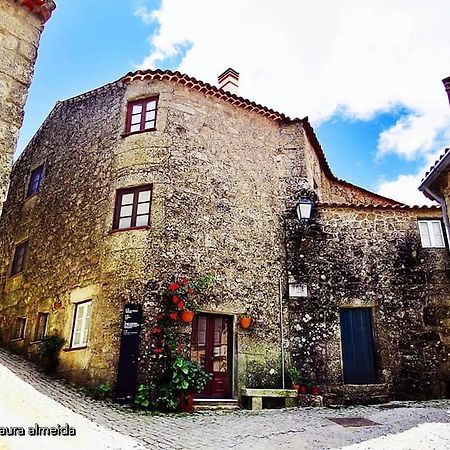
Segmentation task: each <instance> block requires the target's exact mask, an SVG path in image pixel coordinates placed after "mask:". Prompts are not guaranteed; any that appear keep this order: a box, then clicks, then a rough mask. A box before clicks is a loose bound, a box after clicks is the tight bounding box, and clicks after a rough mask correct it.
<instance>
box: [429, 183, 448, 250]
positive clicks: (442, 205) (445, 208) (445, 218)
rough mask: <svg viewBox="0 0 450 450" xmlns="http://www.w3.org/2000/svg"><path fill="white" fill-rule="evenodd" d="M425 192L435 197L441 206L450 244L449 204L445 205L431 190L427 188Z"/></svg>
mask: <svg viewBox="0 0 450 450" xmlns="http://www.w3.org/2000/svg"><path fill="white" fill-rule="evenodd" d="M424 190H425V191H426V192H427V193H428V194H429V195H430V196H431V197H433V198H434V200H436V201H437V202H438V203H439V204H440V205H441V209H442V217H443V218H444V225H445V234H446V235H447V242H449V243H450V222H449V220H448V211H447V204H446V203H445V200H444V199H443V198H442V197H441V196H439V195H437V194H436V193H434V192H433V191H432V190H430V189H429V188H425V189H424Z"/></svg>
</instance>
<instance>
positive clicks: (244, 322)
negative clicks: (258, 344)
mask: <svg viewBox="0 0 450 450" xmlns="http://www.w3.org/2000/svg"><path fill="white" fill-rule="evenodd" d="M251 324H252V318H251V314H250V310H249V309H248V308H247V310H246V311H245V313H244V314H243V315H242V316H241V317H239V325H240V327H241V328H242V329H244V330H246V329H248V328H250V325H251Z"/></svg>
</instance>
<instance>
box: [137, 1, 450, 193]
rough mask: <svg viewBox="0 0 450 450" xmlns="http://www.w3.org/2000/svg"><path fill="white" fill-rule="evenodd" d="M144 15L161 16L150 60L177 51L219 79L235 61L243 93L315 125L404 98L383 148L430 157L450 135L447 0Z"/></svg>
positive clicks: (168, 4) (247, 4)
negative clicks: (446, 86) (446, 88)
mask: <svg viewBox="0 0 450 450" xmlns="http://www.w3.org/2000/svg"><path fill="white" fill-rule="evenodd" d="M139 15H140V17H142V18H143V19H144V20H146V21H149V20H154V21H156V22H157V24H158V28H157V31H156V33H155V35H153V36H152V37H151V39H150V41H151V51H150V53H149V55H148V56H147V57H146V58H145V59H144V61H143V62H142V67H156V66H164V64H165V61H167V60H169V59H171V58H172V60H173V57H174V56H177V55H178V56H180V57H181V62H180V65H179V68H178V69H179V70H181V71H182V72H185V73H188V74H190V75H192V76H194V77H196V78H199V79H202V80H204V81H208V82H210V83H213V84H214V83H216V77H217V75H218V74H220V73H221V72H222V71H223V70H224V69H226V68H227V67H229V66H231V67H233V68H235V69H236V70H237V71H239V72H240V74H241V79H240V93H241V95H243V96H244V97H247V98H250V99H252V100H255V101H257V102H260V103H262V104H264V105H266V106H269V107H271V108H274V109H277V110H279V111H282V112H284V113H286V114H288V115H290V116H294V117H303V116H305V115H308V116H309V117H310V118H311V119H312V121H313V123H315V124H316V125H317V124H318V123H320V121H323V120H325V119H327V118H329V117H330V116H331V115H332V114H333V113H336V112H338V113H339V114H341V115H344V116H347V117H351V118H356V119H363V120H370V119H371V118H373V117H375V116H376V115H377V114H378V113H380V112H388V111H392V110H398V108H399V107H400V108H402V110H404V111H407V112H406V113H405V114H404V115H403V116H402V117H401V118H400V119H399V120H398V122H397V123H396V124H394V126H392V127H391V128H389V129H387V130H385V131H384V132H383V133H382V134H381V135H380V138H379V144H378V156H379V157H383V156H384V155H386V154H388V153H395V154H397V155H399V156H400V157H402V158H406V159H415V158H419V157H420V158H422V157H423V156H425V157H426V156H429V155H430V154H432V153H433V152H435V151H436V150H438V149H439V148H442V147H443V146H444V143H443V137H445V138H446V139H450V134H449V133H448V130H450V110H449V105H448V101H447V99H446V96H445V92H444V89H443V85H442V83H441V79H442V78H444V77H446V76H448V75H450V65H449V64H450V63H449V61H450V45H449V42H450V27H449V26H448V18H449V17H450V2H449V1H448V0H434V1H433V2H432V4H430V2H427V1H426V0H378V1H376V2H375V1H373V0H346V1H345V2H337V1H333V0H314V1H312V0H284V1H280V2H277V3H274V2H273V0H228V1H227V2H223V1H220V2H219V1H217V0H189V1H186V0H162V3H161V7H160V8H159V9H158V10H156V11H152V12H150V11H148V10H147V11H146V10H144V9H141V10H140V12H139ZM446 130H447V133H445V132H446ZM444 141H445V140H444ZM409 176H410V177H411V178H404V179H402V181H404V182H410V183H412V182H414V180H413V178H412V177H413V176H412V175H409ZM398 181H399V180H396V181H394V182H398ZM391 183H393V182H391ZM416 186H417V185H416Z"/></svg>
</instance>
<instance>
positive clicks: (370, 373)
mask: <svg viewBox="0 0 450 450" xmlns="http://www.w3.org/2000/svg"><path fill="white" fill-rule="evenodd" d="M340 316H341V340H342V359H343V366H344V367H343V369H344V383H346V384H374V383H378V371H377V365H376V357H375V343H374V338H373V327H372V309H371V308H342V309H341V314H340Z"/></svg>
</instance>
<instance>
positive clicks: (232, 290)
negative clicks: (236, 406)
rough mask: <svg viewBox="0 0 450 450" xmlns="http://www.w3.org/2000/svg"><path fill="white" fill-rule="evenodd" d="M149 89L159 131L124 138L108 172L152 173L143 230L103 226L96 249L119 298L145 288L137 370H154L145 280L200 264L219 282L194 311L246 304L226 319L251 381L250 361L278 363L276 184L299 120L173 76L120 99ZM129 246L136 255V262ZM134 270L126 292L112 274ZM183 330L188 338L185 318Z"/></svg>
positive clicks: (126, 175) (238, 360)
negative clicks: (237, 103) (243, 320)
mask: <svg viewBox="0 0 450 450" xmlns="http://www.w3.org/2000/svg"><path fill="white" fill-rule="evenodd" d="M153 94H159V107H158V122H157V131H156V132H151V133H142V134H137V135H131V136H127V137H125V138H123V140H122V141H121V142H119V143H118V145H117V147H116V148H115V156H114V175H113V179H114V188H119V187H124V186H130V185H135V184H143V183H152V184H153V204H152V214H151V230H149V231H142V230H140V231H134V232H133V231H132V232H130V233H114V234H112V235H110V236H109V237H108V243H107V249H108V250H107V251H106V252H105V259H104V267H105V268H107V269H106V270H108V271H110V274H109V275H108V278H109V279H110V280H114V281H112V282H111V283H110V284H109V289H111V290H112V291H114V292H116V298H122V299H123V302H124V301H125V300H126V299H127V298H128V299H129V298H133V299H135V301H141V300H142V298H143V297H144V298H145V295H144V296H142V295H140V294H138V293H134V291H140V292H145V291H146V289H147V292H148V294H147V297H146V298H147V299H146V301H144V312H145V313H144V316H145V320H146V322H145V326H144V329H143V337H144V339H143V342H142V346H141V367H142V370H141V373H140V377H141V379H146V378H148V377H151V376H154V375H155V374H156V373H157V371H155V370H154V367H155V365H157V364H158V361H157V360H158V358H159V356H157V355H155V354H153V348H154V345H155V342H154V341H153V338H152V337H151V335H150V330H151V328H152V326H153V324H154V320H155V316H156V312H157V310H158V305H157V299H155V295H153V294H152V290H157V289H158V285H157V284H158V282H159V281H163V280H168V279H170V277H172V276H174V275H186V276H189V277H191V278H196V277H198V276H201V275H203V274H208V273H209V274H213V275H214V276H215V279H216V281H215V284H214V286H213V288H212V292H211V294H210V295H209V297H208V298H207V299H206V298H205V299H204V300H203V302H202V303H201V304H200V310H201V311H202V312H212V313H220V314H229V315H234V316H235V317H238V316H239V315H240V314H242V313H244V312H245V310H246V309H247V308H250V309H251V311H252V316H253V319H254V326H253V328H252V329H251V330H249V331H242V330H240V329H239V328H238V327H237V326H236V327H235V329H234V332H235V334H236V335H235V367H237V368H238V373H236V374H235V377H236V378H237V379H238V380H239V384H240V385H243V384H247V383H248V379H247V376H249V370H247V368H250V369H251V371H255V370H257V369H256V368H255V367H256V366H257V365H258V364H260V365H261V366H262V368H261V367H260V366H258V367H260V368H259V369H258V370H267V371H268V370H269V369H270V368H271V367H273V368H275V369H276V370H277V371H278V372H279V368H280V364H279V326H278V322H279V319H278V295H279V294H278V280H279V278H280V276H283V275H282V272H283V268H284V263H283V261H284V259H283V254H282V252H281V247H282V235H283V232H282V225H281V213H282V211H283V209H284V199H283V195H282V189H284V188H285V184H288V181H287V178H288V177H287V176H285V174H286V173H287V172H288V169H287V168H286V167H287V166H289V164H290V163H289V161H288V160H287V159H288V158H287V156H286V154H287V153H295V152H296V151H298V150H299V149H301V145H302V141H299V138H298V136H299V135H301V130H300V131H298V130H297V131H296V130H295V129H290V130H281V133H280V128H279V126H278V125H276V124H274V123H273V122H270V121H269V120H267V119H265V118H262V117H260V116H258V115H256V114H252V113H248V112H244V111H243V110H242V109H239V108H237V107H233V106H231V105H228V104H226V103H225V102H222V101H220V100H216V99H205V96H204V95H203V94H200V93H197V92H195V91H192V90H191V89H188V88H184V87H182V86H179V85H175V84H173V83H165V82H152V83H150V84H149V83H148V82H137V83H132V84H130V85H128V87H127V95H126V100H133V99H136V98H140V97H145V96H150V95H153ZM124 107H125V104H124ZM296 158H298V157H296ZM289 167H290V166H289ZM280 179H281V184H280ZM286 189H287V188H286ZM111 195H114V191H111ZM110 201H112V197H111V199H110ZM111 221H112V211H110V212H109V219H108V222H111ZM109 249H111V251H109ZM136 252H139V253H140V257H139V258H140V261H141V263H140V264H139V263H138V264H137V265H134V264H135V263H134V261H135V260H136V258H135V257H134V256H132V255H136ZM131 264H133V267H132V268H131V267H130V265H131ZM131 272H132V273H133V276H134V278H135V282H134V283H133V286H130V289H129V290H128V294H127V293H126V292H125V291H124V290H123V288H122V282H121V281H120V280H124V279H126V278H127V279H129V278H130V273H131ZM146 283H147V285H146ZM145 286H147V287H145ZM118 319H119V318H118V317H117V318H116V319H115V320H118ZM182 332H183V333H184V334H185V337H186V341H187V340H188V337H189V334H190V326H186V327H184V328H183V330H182Z"/></svg>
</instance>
